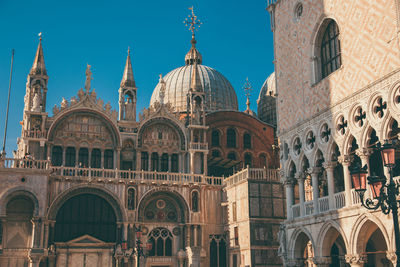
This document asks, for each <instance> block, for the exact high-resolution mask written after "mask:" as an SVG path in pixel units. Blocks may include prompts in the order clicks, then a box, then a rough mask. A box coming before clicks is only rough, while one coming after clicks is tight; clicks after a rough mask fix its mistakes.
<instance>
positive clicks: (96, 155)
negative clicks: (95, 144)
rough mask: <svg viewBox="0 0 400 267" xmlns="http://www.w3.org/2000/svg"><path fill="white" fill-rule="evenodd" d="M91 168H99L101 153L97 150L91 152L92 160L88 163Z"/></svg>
mask: <svg viewBox="0 0 400 267" xmlns="http://www.w3.org/2000/svg"><path fill="white" fill-rule="evenodd" d="M90 167H92V168H101V151H100V149H98V148H94V149H93V150H92V159H91V163H90Z"/></svg>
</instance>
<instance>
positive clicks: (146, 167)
mask: <svg viewBox="0 0 400 267" xmlns="http://www.w3.org/2000/svg"><path fill="white" fill-rule="evenodd" d="M141 161H142V163H141V164H142V166H141V168H142V171H148V170H149V154H147V152H142V160H141Z"/></svg>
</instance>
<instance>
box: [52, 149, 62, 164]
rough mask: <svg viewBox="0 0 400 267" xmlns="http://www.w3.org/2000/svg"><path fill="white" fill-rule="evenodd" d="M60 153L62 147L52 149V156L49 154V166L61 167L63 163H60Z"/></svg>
mask: <svg viewBox="0 0 400 267" xmlns="http://www.w3.org/2000/svg"><path fill="white" fill-rule="evenodd" d="M62 153H63V151H62V147H60V146H54V147H53V151H52V154H51V164H52V165H53V166H61V165H62V163H63V162H62V161H63V159H62V157H63V156H62Z"/></svg>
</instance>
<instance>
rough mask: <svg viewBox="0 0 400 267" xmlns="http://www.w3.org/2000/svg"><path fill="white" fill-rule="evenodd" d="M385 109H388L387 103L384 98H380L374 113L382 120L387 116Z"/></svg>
mask: <svg viewBox="0 0 400 267" xmlns="http://www.w3.org/2000/svg"><path fill="white" fill-rule="evenodd" d="M385 109H387V104H386V101H383V99H382V97H380V98H378V100H377V101H376V104H375V106H374V113H375V114H376V115H377V116H378V118H382V117H383V116H384V115H385Z"/></svg>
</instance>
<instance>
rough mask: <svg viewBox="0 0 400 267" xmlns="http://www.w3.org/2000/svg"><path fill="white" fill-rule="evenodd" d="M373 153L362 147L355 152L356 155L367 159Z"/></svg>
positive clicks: (371, 150)
mask: <svg viewBox="0 0 400 267" xmlns="http://www.w3.org/2000/svg"><path fill="white" fill-rule="evenodd" d="M372 152H373V149H372V148H368V147H363V148H359V149H357V150H356V155H357V156H359V157H360V158H361V157H369V156H370V155H371V154H372Z"/></svg>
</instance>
